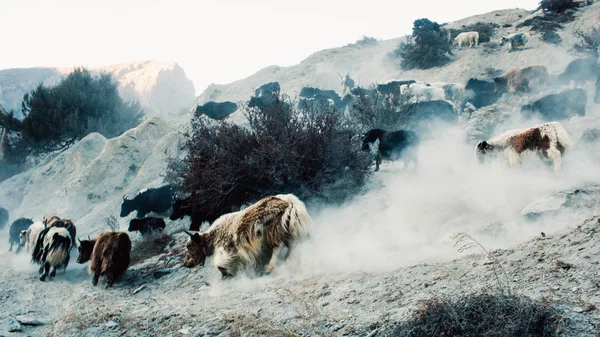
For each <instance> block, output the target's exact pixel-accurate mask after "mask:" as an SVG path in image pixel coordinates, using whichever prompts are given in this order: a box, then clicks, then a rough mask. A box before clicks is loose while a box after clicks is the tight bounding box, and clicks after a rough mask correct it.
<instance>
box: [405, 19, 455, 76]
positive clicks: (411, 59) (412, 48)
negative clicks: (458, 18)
mask: <svg viewBox="0 0 600 337" xmlns="http://www.w3.org/2000/svg"><path fill="white" fill-rule="evenodd" d="M412 36H413V38H414V42H413V41H410V40H408V41H406V42H401V43H400V44H399V45H398V47H397V48H396V50H395V51H394V52H393V55H394V56H395V57H401V58H402V60H401V62H400V66H401V67H402V69H405V70H410V69H415V68H416V69H429V68H433V67H439V66H443V65H445V64H447V63H448V62H450V57H449V56H448V55H449V54H450V55H451V53H452V52H451V50H450V48H451V46H452V44H451V41H449V40H448V32H447V31H446V30H444V29H441V28H440V25H439V24H438V23H437V22H432V21H430V20H428V19H419V20H416V21H415V22H414V25H413V34H412Z"/></svg>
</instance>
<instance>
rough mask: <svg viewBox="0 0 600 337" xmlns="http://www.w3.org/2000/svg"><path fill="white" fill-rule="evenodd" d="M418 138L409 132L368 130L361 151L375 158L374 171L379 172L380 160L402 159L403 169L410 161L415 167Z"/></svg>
mask: <svg viewBox="0 0 600 337" xmlns="http://www.w3.org/2000/svg"><path fill="white" fill-rule="evenodd" d="M419 143H420V140H419V136H418V135H417V134H416V133H415V132H413V131H409V130H398V131H385V130H382V129H373V130H369V132H367V133H366V134H365V136H364V138H363V143H362V149H363V151H370V152H371V154H372V155H373V157H375V171H379V165H380V164H381V160H382V159H387V160H397V159H401V158H402V159H404V167H408V164H409V163H410V162H411V161H412V162H413V163H414V167H415V168H416V167H417V162H418V157H417V152H418V149H419Z"/></svg>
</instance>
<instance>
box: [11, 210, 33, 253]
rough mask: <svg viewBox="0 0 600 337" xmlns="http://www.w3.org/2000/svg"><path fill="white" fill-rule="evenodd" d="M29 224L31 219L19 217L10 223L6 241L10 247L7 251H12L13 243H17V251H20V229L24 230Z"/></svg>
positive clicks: (31, 222)
mask: <svg viewBox="0 0 600 337" xmlns="http://www.w3.org/2000/svg"><path fill="white" fill-rule="evenodd" d="M31 224H33V220H31V219H26V218H20V219H17V220H15V221H14V222H13V223H12V224H11V225H10V231H9V233H8V243H9V244H10V248H9V249H8V251H9V252H12V249H13V245H15V244H16V245H17V253H18V252H20V251H21V248H23V246H21V238H20V236H21V231H26V230H27V228H29V226H31Z"/></svg>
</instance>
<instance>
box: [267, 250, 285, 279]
mask: <svg viewBox="0 0 600 337" xmlns="http://www.w3.org/2000/svg"><path fill="white" fill-rule="evenodd" d="M282 248H283V247H282V246H277V247H275V248H273V252H272V255H271V261H269V264H268V265H267V267H265V274H270V273H271V272H272V271H273V269H275V266H276V265H277V259H278V258H279V254H280V253H281V249H282ZM288 253H289V251H288Z"/></svg>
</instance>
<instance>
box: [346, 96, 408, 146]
mask: <svg viewBox="0 0 600 337" xmlns="http://www.w3.org/2000/svg"><path fill="white" fill-rule="evenodd" d="M407 102H408V97H406V96H402V95H381V94H379V93H377V92H376V87H375V86H372V87H371V89H370V90H358V95H356V100H355V102H354V103H353V105H352V106H351V108H350V113H349V121H350V123H351V125H352V128H353V129H354V130H358V131H359V132H360V133H361V134H363V133H365V132H366V131H368V130H371V129H386V130H395V129H398V128H400V127H401V126H404V125H405V124H406V123H407V121H408V118H409V115H408V113H407V111H406V108H405V107H406V103H407Z"/></svg>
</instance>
